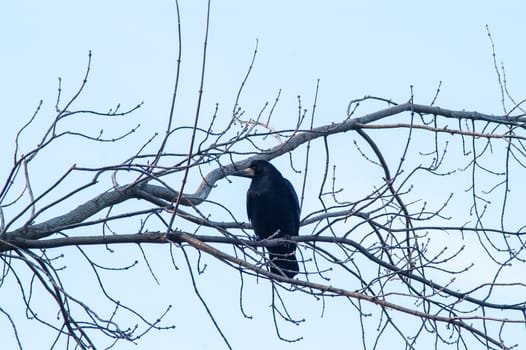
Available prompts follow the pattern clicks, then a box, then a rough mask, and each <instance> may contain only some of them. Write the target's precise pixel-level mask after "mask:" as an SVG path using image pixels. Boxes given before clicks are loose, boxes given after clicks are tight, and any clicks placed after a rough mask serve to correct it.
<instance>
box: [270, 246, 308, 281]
mask: <svg viewBox="0 0 526 350" xmlns="http://www.w3.org/2000/svg"><path fill="white" fill-rule="evenodd" d="M269 256H270V271H271V272H272V273H275V274H278V275H283V274H285V276H287V277H289V278H293V277H294V276H296V274H297V273H298V272H299V271H300V268H299V266H298V260H296V254H295V253H294V252H292V253H287V254H276V253H270V254H269Z"/></svg>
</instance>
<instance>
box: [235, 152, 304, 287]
mask: <svg viewBox="0 0 526 350" xmlns="http://www.w3.org/2000/svg"><path fill="white" fill-rule="evenodd" d="M232 175H236V176H243V177H250V178H252V182H251V183H250V187H249V188H248V191H247V214H248V218H249V219H250V222H252V227H253V228H254V232H255V233H256V236H257V238H258V239H266V238H285V239H286V238H288V237H292V236H297V235H298V231H299V228H300V206H299V201H298V196H297V195H296V191H294V187H292V184H291V183H290V182H289V180H287V179H285V178H284V177H283V176H282V175H281V173H280V172H279V171H278V169H276V168H275V167H274V166H273V165H272V164H270V163H269V162H267V161H265V160H254V161H252V162H251V163H250V166H249V167H248V168H246V169H243V170H240V171H237V172H235V173H233V174H232ZM267 249H268V251H269V257H270V261H271V265H270V271H271V272H273V273H276V274H278V275H283V274H285V275H286V276H287V277H290V278H292V277H294V276H295V275H296V274H297V273H298V272H299V266H298V261H297V260H296V254H295V252H296V243H293V242H287V243H283V244H280V245H278V246H273V247H267Z"/></svg>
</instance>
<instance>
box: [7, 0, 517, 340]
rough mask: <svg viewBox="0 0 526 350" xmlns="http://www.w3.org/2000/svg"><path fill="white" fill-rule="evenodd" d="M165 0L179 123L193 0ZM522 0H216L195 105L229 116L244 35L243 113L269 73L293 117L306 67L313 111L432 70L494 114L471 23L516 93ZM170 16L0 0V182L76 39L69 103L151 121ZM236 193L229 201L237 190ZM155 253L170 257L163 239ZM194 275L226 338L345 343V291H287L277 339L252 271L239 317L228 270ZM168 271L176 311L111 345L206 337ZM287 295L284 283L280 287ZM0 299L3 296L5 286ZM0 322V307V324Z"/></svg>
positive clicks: (48, 107)
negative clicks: (312, 294) (328, 296)
mask: <svg viewBox="0 0 526 350" xmlns="http://www.w3.org/2000/svg"><path fill="white" fill-rule="evenodd" d="M180 7H181V23H182V36H183V43H182V44H183V45H182V47H183V52H182V72H183V73H182V77H181V83H180V86H181V91H180V96H179V97H180V99H179V101H180V102H179V105H178V108H179V109H178V114H177V122H178V123H180V124H181V125H183V124H188V123H189V122H190V121H191V120H192V118H193V115H194V113H195V112H194V108H195V101H196V99H197V91H198V82H199V80H198V79H199V72H200V69H201V58H202V47H203V37H204V26H205V14H206V3H205V2H204V1H195V0H192V1H181V4H180ZM525 13H526V3H525V2H524V1H502V2H496V1H387V0H386V1H325V2H320V1H268V0H266V1H215V2H213V3H212V8H211V19H210V33H209V42H208V57H207V59H208V61H207V68H206V78H205V89H204V102H203V113H204V114H209V115H210V114H211V113H212V112H213V110H214V108H215V106H216V103H218V104H219V106H220V110H221V111H222V113H223V115H225V116H229V113H228V112H229V111H230V110H231V109H232V106H233V103H234V99H235V96H236V93H237V90H238V88H239V85H240V83H241V81H242V80H243V77H244V75H245V73H246V71H247V69H248V66H249V64H250V61H251V58H252V55H253V51H254V49H255V47H256V41H257V42H258V54H257V57H256V62H255V66H254V69H253V71H252V75H251V77H250V79H249V82H248V85H247V89H246V92H245V93H244V94H243V96H242V99H241V103H242V105H243V107H244V108H245V109H246V110H247V113H248V114H254V115H255V114H257V112H258V111H259V110H260V109H261V107H262V106H263V105H264V103H265V102H266V101H273V100H274V98H275V96H276V94H277V93H278V91H279V90H280V89H281V91H282V93H281V97H280V100H281V102H280V105H279V113H280V114H278V115H280V116H281V117H280V118H282V119H280V120H279V121H278V122H279V123H283V125H288V126H290V122H291V121H294V120H295V118H296V114H295V113H296V106H297V96H298V95H300V96H301V97H302V101H303V102H304V104H305V107H307V108H310V105H311V104H312V98H313V95H314V91H315V88H316V81H317V79H320V95H319V100H318V113H317V115H318V119H317V124H319V125H321V124H328V123H330V122H335V121H339V120H342V119H343V118H344V117H345V111H346V107H347V103H348V102H349V100H351V99H353V98H359V97H363V96H364V95H376V96H382V97H385V98H392V99H394V100H396V101H398V102H403V101H407V100H408V99H409V97H410V94H411V86H413V91H414V95H415V102H417V103H421V104H426V103H429V102H430V101H431V100H432V99H433V96H434V95H435V92H436V89H437V87H438V85H439V82H442V85H441V93H440V95H439V99H438V102H437V104H438V105H440V106H442V107H446V108H451V109H466V110H477V111H479V112H483V113H490V114H491V113H495V114H499V113H502V104H501V97H500V92H499V87H498V84H497V77H496V73H495V70H494V63H493V57H492V48H491V43H490V41H489V39H488V35H487V31H486V25H489V28H490V31H491V34H492V37H493V40H494V42H495V44H496V52H497V62H498V65H499V66H500V65H501V62H503V63H504V66H505V68H506V76H507V83H508V87H509V88H510V91H511V93H512V94H514V96H516V97H517V98H518V99H519V100H520V99H521V98H523V97H524V96H525V95H526V91H525V85H524V81H526V70H525V69H524V62H525V60H526V52H525V49H526V46H525V45H524V28H523V22H524V15H525ZM176 19H177V16H176V9H175V3H174V2H173V1H168V0H158V1H150V2H146V1H123V0H120V1H53V0H52V1H2V2H1V3H0V45H1V49H0V53H1V54H0V105H1V106H2V108H1V112H0V113H1V114H0V119H1V121H2V127H1V128H0V135H1V137H0V177H1V179H2V183H3V179H4V177H5V174H7V172H8V171H9V169H10V166H11V164H12V163H11V161H12V154H13V146H14V138H15V135H16V131H17V130H18V129H19V128H20V127H21V126H22V125H24V124H25V123H26V122H27V120H28V119H29V118H30V117H31V115H32V114H33V112H34V110H35V108H36V107H37V106H38V103H39V101H40V100H41V99H42V100H43V107H42V111H41V114H40V119H39V120H38V121H37V123H36V126H38V125H42V126H43V125H47V123H48V122H49V120H51V118H52V117H53V111H54V105H55V102H56V94H57V88H58V77H61V78H62V89H63V94H64V96H72V95H73V93H74V92H75V91H76V89H77V88H78V86H79V84H80V83H81V81H82V79H83V76H84V73H85V69H86V64H87V61H88V52H89V51H91V52H92V54H93V57H92V65H91V73H90V74H91V76H90V79H89V81H88V86H87V88H86V90H85V92H84V94H83V95H82V97H81V98H80V100H79V103H78V104H77V108H79V109H94V110H101V111H106V110H108V109H109V108H114V107H115V106H116V105H117V104H121V106H122V108H128V107H133V106H135V105H137V104H138V103H140V102H144V105H143V107H142V108H141V109H139V110H138V111H137V112H135V113H134V114H133V115H132V116H130V117H129V119H127V121H126V123H122V122H118V123H115V124H114V125H113V124H111V125H112V126H111V127H110V128H109V129H106V130H105V133H108V134H107V135H108V136H110V135H112V133H114V134H117V135H118V134H120V133H122V132H125V131H126V130H129V128H131V127H133V126H135V125H137V124H141V128H140V129H139V131H138V136H137V137H138V139H141V140H145V139H147V138H148V137H150V136H151V135H152V134H153V133H154V132H156V131H157V132H162V131H163V129H164V126H165V120H166V117H167V114H168V112H169V107H170V101H171V95H172V87H173V84H174V72H175V69H176V59H177V48H178V43H177V25H176V24H177V23H176ZM288 111H290V112H288ZM289 115H290V118H291V119H290V120H287V118H288V117H287V116H289ZM83 123H84V122H82V123H81V125H84V124H83ZM85 123H86V128H87V130H89V128H93V130H98V128H99V127H98V125H97V122H96V123H95V126H94V125H93V121H86V122H85ZM88 124H90V125H91V126H88ZM74 127H79V125H74ZM80 127H82V126H80ZM35 132H36V131H35ZM40 134H41V133H36V134H35V140H32V139H31V138H25V139H24V142H25V145H26V147H30V146H34V145H35V143H36V142H37V140H38V136H37V135H40ZM33 141H34V143H32V142H33ZM57 152H60V153H57V157H64V158H65V159H71V160H72V161H73V160H74V159H75V157H78V154H79V152H80V153H81V154H82V153H86V154H84V155H83V157H84V156H85V157H86V162H87V163H88V164H90V161H91V162H98V161H99V160H102V161H103V162H108V163H111V162H112V161H113V160H115V159H122V157H121V156H122V155H125V154H128V155H129V154H130V151H129V150H128V149H122V150H119V149H118V148H117V149H116V150H115V152H116V154H107V153H104V151H102V150H101V151H99V150H98V149H97V148H94V149H93V150H91V149H85V148H79V149H74V148H73V149H62V150H57ZM99 152H100V153H99ZM68 166H69V163H68ZM239 208H240V209H239V210H243V206H242V205H240V207H239ZM160 254H166V255H165V258H167V259H169V258H168V255H167V253H166V249H164V253H160ZM183 268H184V267H183ZM222 271H223V270H222ZM207 276H208V279H206V278H203V280H204V281H202V283H203V289H206V288H209V290H210V289H212V288H214V287H212V286H218V287H221V288H218V289H221V291H218V294H219V296H214V295H213V293H211V292H210V293H209V294H208V295H207V297H208V298H209V299H208V300H210V305H212V306H213V312H214V313H215V314H216V315H219V316H218V321H219V323H220V325H221V326H222V327H224V331H225V333H226V335H227V337H228V338H229V340H230V341H231V343H232V344H233V345H234V347H235V348H238V349H247V348H250V349H253V350H258V349H269V348H272V349H281V348H283V349H320V348H322V347H327V346H328V345H331V344H338V345H337V347H338V348H358V346H356V347H355V345H356V344H358V343H359V342H360V341H359V340H357V339H356V338H357V337H361V333H360V331H359V330H356V329H355V328H353V327H355V325H352V324H349V323H348V322H349V321H348V320H347V319H346V317H345V316H346V315H342V316H341V317H339V316H338V313H339V312H343V313H352V312H355V310H354V309H353V308H352V307H351V306H349V305H348V304H345V305H346V306H345V309H343V310H344V311H341V310H342V309H340V306H339V304H336V303H335V304H333V306H327V309H326V310H325V313H326V314H325V315H324V318H320V314H321V313H322V312H321V310H322V307H321V302H316V301H314V300H313V298H307V297H305V296H302V297H301V298H302V299H301V300H302V303H306V302H309V303H311V304H313V305H316V306H313V307H311V308H310V310H309V311H308V312H306V314H302V311H303V310H302V304H299V302H298V303H295V302H294V301H291V305H292V309H293V310H294V311H295V312H297V313H296V315H298V317H300V318H303V317H305V318H306V319H307V320H306V322H305V323H302V324H300V325H299V326H297V327H295V326H285V328H284V330H285V333H286V334H285V336H287V337H291V338H295V337H298V336H303V337H304V340H303V341H301V342H299V343H292V344H288V343H283V342H280V341H279V340H278V339H277V336H276V335H275V332H274V328H273V323H272V319H271V314H270V312H269V309H268V305H269V303H270V302H269V295H270V288H269V286H268V284H267V283H265V282H260V283H259V285H254V286H251V287H250V288H249V289H248V291H247V293H249V292H253V293H261V298H260V299H261V300H262V304H263V305H262V306H254V305H253V303H254V302H257V301H258V300H259V299H258V298H259V297H255V296H251V297H250V298H246V302H247V304H248V306H246V307H247V308H248V312H249V313H251V314H252V315H253V316H254V319H253V320H246V319H244V318H243V317H242V315H241V312H240V310H239V307H238V302H239V300H238V297H237V293H239V288H238V286H234V287H233V288H232V289H231V290H229V289H228V287H227V286H225V285H223V284H222V283H221V281H222V279H221V276H216V278H217V280H210V279H212V278H213V277H212V276H214V274H213V273H208V274H207ZM179 278H181V279H179ZM182 278H183V277H179V276H177V275H174V276H173V279H174V280H173V282H172V283H173V285H170V284H169V283H170V282H169V281H166V280H165V281H164V286H166V285H167V284H168V286H166V289H164V293H163V295H162V297H164V298H170V297H173V298H174V299H177V300H174V301H173V303H172V304H173V305H174V308H175V311H174V313H175V316H174V317H172V318H171V320H172V322H173V323H174V324H175V325H176V329H175V330H174V331H170V332H166V333H168V334H165V333H163V334H162V335H160V334H159V333H152V335H150V336H147V337H145V339H144V344H141V345H140V346H138V347H134V346H129V347H128V346H124V344H123V345H122V347H118V349H127V348H130V349H135V348H141V349H143V348H144V349H146V348H152V349H153V348H158V349H164V348H173V347H174V346H177V347H180V348H182V349H190V348H202V349H218V348H221V346H222V345H218V343H220V342H221V339H220V337H219V336H218V334H217V332H215V330H214V328H213V325H212V324H211V322H210V321H209V319H208V318H207V316H206V314H205V313H204V311H203V309H202V307H201V305H200V304H199V302H198V301H197V299H196V297H195V295H194V294H193V292H192V290H191V288H190V287H189V286H187V285H186V286H184V287H182V286H181V284H183V283H185V282H181V281H182ZM185 278H188V277H187V276H186V277H185ZM186 281H187V280H186ZM151 282H152V284H154V282H153V281H151ZM79 283H81V282H80V281H79ZM186 283H187V282H186ZM258 288H259V289H258ZM153 290H155V289H153ZM156 291H157V292H153V293H158V289H157V290H156ZM135 293H136V294H138V295H140V297H147V296H148V297H151V294H149V293H152V292H151V291H150V289H149V288H145V289H144V290H142V289H137V290H135V289H134V290H133V291H130V295H132V297H133V295H135V296H136V294H135ZM0 295H2V293H1V292H0ZM287 298H293V296H292V295H290V294H287ZM0 300H4V302H5V301H6V300H8V299H7V296H5V295H4V296H3V297H2V298H0ZM10 302H13V301H10ZM2 304H3V303H2V302H0V305H2ZM22 316H23V314H22ZM5 322H6V320H5V319H3V318H2V316H1V315H0V324H5ZM27 324H28V327H30V323H27ZM2 327H3V326H2ZM2 333H3V332H0V336H1V334H2ZM27 334H28V333H25V336H27ZM29 334H30V333H29ZM1 337H2V338H4V336H1ZM41 339H42V338H39V337H38V336H34V337H31V339H27V338H25V339H24V342H25V345H26V348H27V349H36V348H39V344H41ZM196 339H197V340H196ZM4 341H5V340H2V342H4ZM48 343H49V342H45V344H48ZM175 344H176V345H175ZM196 344H197V345H196Z"/></svg>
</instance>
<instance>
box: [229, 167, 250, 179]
mask: <svg viewBox="0 0 526 350" xmlns="http://www.w3.org/2000/svg"><path fill="white" fill-rule="evenodd" d="M230 175H234V176H240V177H250V178H253V177H254V175H255V173H254V169H252V168H245V169H241V170H238V171H234V172H233V173H232V174H230Z"/></svg>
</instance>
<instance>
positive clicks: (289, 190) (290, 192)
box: [283, 178, 300, 235]
mask: <svg viewBox="0 0 526 350" xmlns="http://www.w3.org/2000/svg"><path fill="white" fill-rule="evenodd" d="M283 180H285V184H286V191H285V194H286V196H287V197H288V198H287V199H288V200H289V201H290V203H293V205H294V214H295V220H294V223H295V227H294V230H293V233H294V234H296V235H297V234H298V231H299V228H300V227H299V221H300V202H299V200H298V195H297V194H296V191H295V190H294V186H292V184H291V183H290V181H289V180H287V179H285V178H283Z"/></svg>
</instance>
